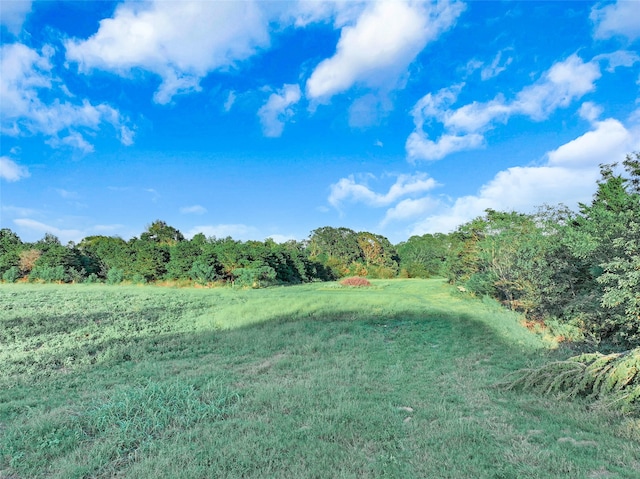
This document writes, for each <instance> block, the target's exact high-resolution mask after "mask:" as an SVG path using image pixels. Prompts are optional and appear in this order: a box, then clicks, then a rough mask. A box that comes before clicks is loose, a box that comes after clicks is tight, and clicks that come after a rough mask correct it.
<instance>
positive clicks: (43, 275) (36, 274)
mask: <svg viewBox="0 0 640 479" xmlns="http://www.w3.org/2000/svg"><path fill="white" fill-rule="evenodd" d="M37 279H40V280H42V281H45V282H47V283H53V282H61V281H64V280H65V279H66V274H65V271H64V266H35V267H34V268H33V269H32V270H31V273H29V280H30V281H34V280H37Z"/></svg>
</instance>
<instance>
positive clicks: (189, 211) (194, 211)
mask: <svg viewBox="0 0 640 479" xmlns="http://www.w3.org/2000/svg"><path fill="white" fill-rule="evenodd" d="M206 212H207V209H206V208H205V207H204V206H201V205H193V206H185V207H183V208H180V213H182V214H183V215H203V214H205V213H206Z"/></svg>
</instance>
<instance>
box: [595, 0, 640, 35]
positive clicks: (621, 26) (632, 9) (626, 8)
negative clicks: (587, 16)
mask: <svg viewBox="0 0 640 479" xmlns="http://www.w3.org/2000/svg"><path fill="white" fill-rule="evenodd" d="M591 20H592V21H593V23H594V26H595V31H594V36H595V37H596V38H611V37H614V36H618V35H620V36H624V37H627V38H628V39H629V40H632V41H633V40H635V39H636V38H638V37H640V21H638V3H637V2H635V1H630V0H618V1H617V2H616V3H613V4H609V5H606V6H596V7H593V9H592V10H591Z"/></svg>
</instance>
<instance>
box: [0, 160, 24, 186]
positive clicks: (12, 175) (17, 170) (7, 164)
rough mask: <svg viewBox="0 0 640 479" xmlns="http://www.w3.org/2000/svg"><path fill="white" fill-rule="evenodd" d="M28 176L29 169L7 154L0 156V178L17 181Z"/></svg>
mask: <svg viewBox="0 0 640 479" xmlns="http://www.w3.org/2000/svg"><path fill="white" fill-rule="evenodd" d="M28 177H29V170H28V169H27V168H26V167H24V166H20V165H19V164H18V163H16V162H15V161H13V160H12V159H11V158H9V157H8V156H0V178H2V179H3V180H6V181H18V180H21V179H23V178H28Z"/></svg>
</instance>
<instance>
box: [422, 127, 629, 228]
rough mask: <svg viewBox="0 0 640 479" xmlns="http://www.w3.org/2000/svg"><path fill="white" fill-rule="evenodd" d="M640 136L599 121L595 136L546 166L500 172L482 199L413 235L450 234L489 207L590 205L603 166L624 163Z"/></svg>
mask: <svg viewBox="0 0 640 479" xmlns="http://www.w3.org/2000/svg"><path fill="white" fill-rule="evenodd" d="M639 133H640V128H638V127H637V126H635V127H632V128H630V129H628V128H625V127H624V126H623V125H622V124H621V123H620V122H619V121H617V120H615V119H612V118H609V119H606V120H603V121H595V122H594V123H593V127H592V130H591V131H588V132H586V133H585V134H583V135H581V136H580V137H578V138H576V139H574V140H572V141H570V142H568V143H566V144H564V145H561V146H560V147H558V148H557V149H555V150H552V151H549V152H548V153H547V160H548V161H547V163H546V164H545V165H542V166H530V167H513V168H508V169H507V170H504V171H500V172H498V173H497V174H496V175H495V177H494V178H493V179H492V180H491V181H490V182H488V183H487V184H485V185H484V186H483V187H482V188H480V191H479V192H478V194H476V195H469V196H465V197H461V198H458V199H457V200H456V201H455V202H454V203H453V204H451V205H449V206H446V207H444V208H440V209H439V211H438V212H437V213H436V214H434V215H431V216H428V217H427V218H425V219H424V220H422V221H420V222H418V223H416V224H415V225H414V226H413V229H412V232H411V234H424V233H434V232H448V231H451V230H453V229H455V228H456V227H457V226H459V225H461V224H463V223H465V222H467V221H470V220H471V219H473V218H474V217H476V216H479V215H482V214H483V213H484V211H485V210H486V209H487V208H493V209H496V210H501V211H505V210H506V211H509V210H516V211H522V212H530V211H532V210H533V209H534V208H535V207H537V206H540V205H542V204H545V203H547V204H558V203H564V204H566V205H567V206H569V207H575V206H577V204H578V203H579V202H587V203H588V202H589V200H590V198H591V196H592V195H593V192H594V191H595V188H596V181H597V180H598V178H599V176H600V175H599V165H600V164H602V163H611V162H615V161H620V160H622V159H624V157H625V154H626V153H628V152H630V151H634V150H637V149H638V148H640V140H639V138H640V134H639Z"/></svg>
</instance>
